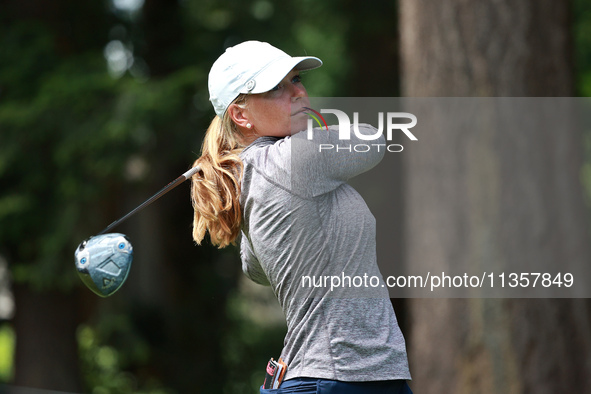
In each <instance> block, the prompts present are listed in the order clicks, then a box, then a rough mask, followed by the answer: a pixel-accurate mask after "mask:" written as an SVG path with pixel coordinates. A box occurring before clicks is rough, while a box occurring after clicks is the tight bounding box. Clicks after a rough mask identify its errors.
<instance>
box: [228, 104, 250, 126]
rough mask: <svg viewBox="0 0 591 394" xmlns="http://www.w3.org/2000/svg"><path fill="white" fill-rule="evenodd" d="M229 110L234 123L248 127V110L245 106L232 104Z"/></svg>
mask: <svg viewBox="0 0 591 394" xmlns="http://www.w3.org/2000/svg"><path fill="white" fill-rule="evenodd" d="M227 111H228V115H230V118H231V119H232V120H233V121H234V123H236V125H238V126H240V127H246V125H247V124H248V123H249V121H248V111H246V109H245V108H240V107H239V106H238V105H236V104H230V106H229V107H228V109H227Z"/></svg>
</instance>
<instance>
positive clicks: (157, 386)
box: [77, 317, 174, 394]
mask: <svg viewBox="0 0 591 394" xmlns="http://www.w3.org/2000/svg"><path fill="white" fill-rule="evenodd" d="M114 320H115V321H119V322H120V323H123V326H121V327H118V329H119V330H120V331H123V332H129V329H130V327H129V324H125V323H127V320H126V319H125V318H121V317H120V318H119V319H114ZM127 337H128V339H130V340H131V342H130V343H127V346H126V347H125V348H124V349H122V348H115V347H112V346H108V345H105V344H104V341H103V340H102V337H101V335H99V333H98V330H95V329H93V328H92V327H90V326H88V325H81V326H80V327H79V329H78V338H77V339H78V347H79V349H80V359H81V362H82V369H83V371H84V374H85V382H86V384H87V385H88V387H89V391H88V392H90V393H92V394H127V393H138V394H169V393H174V391H172V390H171V389H167V388H165V387H163V386H162V384H161V383H160V382H159V380H158V379H157V378H155V377H150V376H148V377H143V379H142V380H141V381H140V380H138V378H137V376H135V375H133V374H131V373H129V372H126V371H125V369H126V368H129V366H130V365H131V364H132V363H133V364H135V365H137V364H140V365H142V364H143V365H145V364H147V362H148V358H149V350H148V349H147V346H146V344H145V343H142V342H141V341H138V338H137V336H135V335H131V334H130V335H128V336H127Z"/></svg>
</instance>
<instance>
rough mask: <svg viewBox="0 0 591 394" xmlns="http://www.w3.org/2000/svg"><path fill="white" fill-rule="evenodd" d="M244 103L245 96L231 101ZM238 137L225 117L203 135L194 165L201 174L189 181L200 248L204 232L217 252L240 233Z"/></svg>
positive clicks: (194, 234) (196, 235) (195, 232)
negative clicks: (217, 249)
mask: <svg viewBox="0 0 591 394" xmlns="http://www.w3.org/2000/svg"><path fill="white" fill-rule="evenodd" d="M245 102H246V96H245V95H241V96H239V97H238V98H237V99H236V100H235V101H234V103H236V104H238V105H240V106H244V105H245ZM241 137H242V135H241V133H240V131H239V130H238V128H237V127H236V125H235V124H234V122H233V121H232V119H231V118H230V116H229V115H228V113H226V114H225V115H224V118H223V119H220V117H218V116H216V117H215V118H214V119H213V121H212V122H211V124H210V125H209V128H208V129H207V132H206V133H205V138H204V140H203V146H202V147H201V157H200V158H199V159H197V160H196V161H195V163H194V164H193V167H195V166H196V165H199V166H200V167H201V171H199V172H198V173H197V174H195V175H193V178H192V180H191V201H192V203H193V210H194V216H193V239H194V240H195V242H197V244H199V245H200V244H201V242H202V241H203V238H204V237H205V233H206V232H208V233H209V238H210V240H211V243H212V244H214V245H216V246H217V247H219V248H223V247H226V246H228V245H229V244H232V243H234V242H235V240H236V238H237V237H238V234H239V232H240V226H241V224H242V211H241V209H240V201H239V199H240V179H241V177H242V168H243V167H242V161H241V160H240V157H239V156H238V155H239V154H240V152H242V149H244V145H243V144H242V141H241Z"/></svg>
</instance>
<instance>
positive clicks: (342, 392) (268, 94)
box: [191, 41, 411, 394]
mask: <svg viewBox="0 0 591 394" xmlns="http://www.w3.org/2000/svg"><path fill="white" fill-rule="evenodd" d="M321 65H322V62H321V61H320V60H319V59H318V58H315V57H309V56H307V57H291V56H289V55H287V54H286V53H285V52H283V51H281V50H279V49H277V48H275V47H273V46H271V45H269V44H267V43H263V42H258V41H248V42H244V43H242V44H239V45H236V46H234V47H231V48H228V49H227V50H226V52H225V53H224V54H222V55H221V56H220V57H219V58H218V59H217V60H216V62H215V63H214V64H213V66H212V68H211V71H210V73H209V93H210V100H211V102H212V104H213V107H214V109H215V112H216V114H217V116H216V117H215V118H214V120H213V121H212V123H211V125H210V126H209V128H208V130H207V134H206V136H205V140H204V142H203V147H202V156H201V157H200V158H199V159H198V160H197V161H196V162H195V165H199V166H201V171H200V172H199V173H197V174H195V175H194V176H193V178H192V189H191V194H192V196H191V197H192V201H193V206H194V210H195V216H194V223H193V238H194V239H195V241H196V242H197V243H200V242H201V241H202V240H203V238H204V236H205V233H206V232H208V233H209V237H210V239H211V242H212V243H213V244H214V245H217V246H219V247H225V246H227V245H229V244H231V243H234V242H239V243H240V254H241V258H242V269H243V271H244V273H245V274H246V275H247V276H248V277H249V278H250V279H252V280H253V281H255V282H257V283H260V284H263V285H270V286H271V288H272V290H273V292H274V293H275V295H276V296H277V298H278V300H279V303H280V305H281V308H282V309H283V312H284V314H285V316H286V319H287V326H288V330H287V335H286V337H285V342H284V348H283V351H282V352H281V358H282V360H283V361H284V362H285V363H286V364H287V372H286V374H285V375H284V377H283V382H282V383H281V385H280V387H279V388H278V389H265V388H263V387H261V390H260V392H261V393H296V392H297V393H339V394H347V393H364V394H368V393H411V391H410V388H409V387H408V385H407V383H406V381H407V380H409V379H410V373H409V369H408V361H407V355H406V348H405V342H404V338H403V336H402V333H401V331H400V328H399V327H398V323H397V320H396V316H395V314H394V310H393V309H392V305H391V303H390V299H389V298H388V292H387V290H385V289H384V287H382V286H373V285H372V286H369V285H368V284H367V283H361V281H360V280H359V279H360V278H363V277H364V276H365V277H366V278H367V277H371V278H373V277H376V279H377V278H379V279H380V280H381V278H382V277H381V274H380V272H379V270H378V266H377V263H376V245H375V219H374V217H373V216H372V214H371V212H369V209H368V208H367V206H366V204H365V202H364V201H363V199H362V198H361V196H360V195H359V194H358V193H357V192H356V191H355V190H354V189H353V188H351V187H350V186H349V185H348V184H347V183H346V182H347V180H348V179H350V178H351V177H353V176H355V175H358V174H360V173H363V172H365V171H367V170H369V169H370V168H372V167H373V166H375V165H376V164H377V163H378V162H379V161H380V160H381V158H382V156H383V154H384V150H383V149H382V150H381V152H380V151H379V150H377V149H376V150H370V151H368V152H354V151H352V150H351V151H349V150H347V149H339V150H337V149H321V147H327V146H329V145H332V146H337V145H339V144H341V143H343V142H346V143H347V145H354V144H355V143H356V142H361V143H363V142H364V141H361V140H356V138H358V137H357V134H362V135H363V134H366V135H369V134H371V135H375V134H376V130H375V129H374V128H372V127H371V126H367V125H359V126H358V133H354V132H352V133H351V140H349V141H339V130H338V127H328V128H327V127H324V126H323V128H315V129H313V130H310V131H308V119H309V114H310V113H311V112H310V111H311V109H310V103H309V99H308V95H307V92H306V89H305V88H304V85H303V84H302V80H301V75H300V72H301V71H304V70H310V69H313V68H316V67H320V66H321ZM382 138H383V137H382ZM365 142H367V141H365ZM378 142H379V141H378ZM381 142H382V143H384V141H383V140H382V141H381ZM377 145H378V144H375V145H373V146H377ZM337 279H338V280H337ZM356 280H357V282H356ZM352 281H353V282H354V283H353V284H352V283H351V282H352ZM337 282H338V283H337ZM366 282H367V281H366ZM382 283H383V282H382Z"/></svg>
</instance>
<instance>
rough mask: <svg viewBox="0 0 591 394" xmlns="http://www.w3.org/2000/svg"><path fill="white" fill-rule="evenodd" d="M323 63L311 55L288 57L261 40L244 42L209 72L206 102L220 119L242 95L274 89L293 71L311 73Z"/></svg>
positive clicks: (216, 62)
mask: <svg viewBox="0 0 591 394" xmlns="http://www.w3.org/2000/svg"><path fill="white" fill-rule="evenodd" d="M321 65H322V61H321V60H320V59H318V58H317V57H313V56H300V57H291V56H289V55H288V54H287V53H285V52H283V51H282V50H280V49H277V48H275V47H274V46H272V45H270V44H268V43H266V42H260V41H245V42H243V43H241V44H238V45H236V46H233V47H230V48H228V49H226V52H224V53H223V54H222V55H221V56H220V57H219V58H218V59H217V60H216V61H215V63H213V66H211V70H210V71H209V101H211V103H212V104H213V108H214V109H215V113H216V114H217V115H218V116H219V117H220V118H221V117H223V116H224V113H225V112H226V109H228V106H229V105H230V104H231V103H232V101H234V99H236V97H238V95H240V94H241V93H251V94H256V93H264V92H268V91H269V90H271V89H273V88H274V87H275V86H277V84H278V83H279V82H281V80H282V79H283V78H285V76H286V75H287V74H289V72H290V71H291V70H292V69H294V68H295V69H296V70H302V71H303V70H311V69H313V68H317V67H320V66H321Z"/></svg>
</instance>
